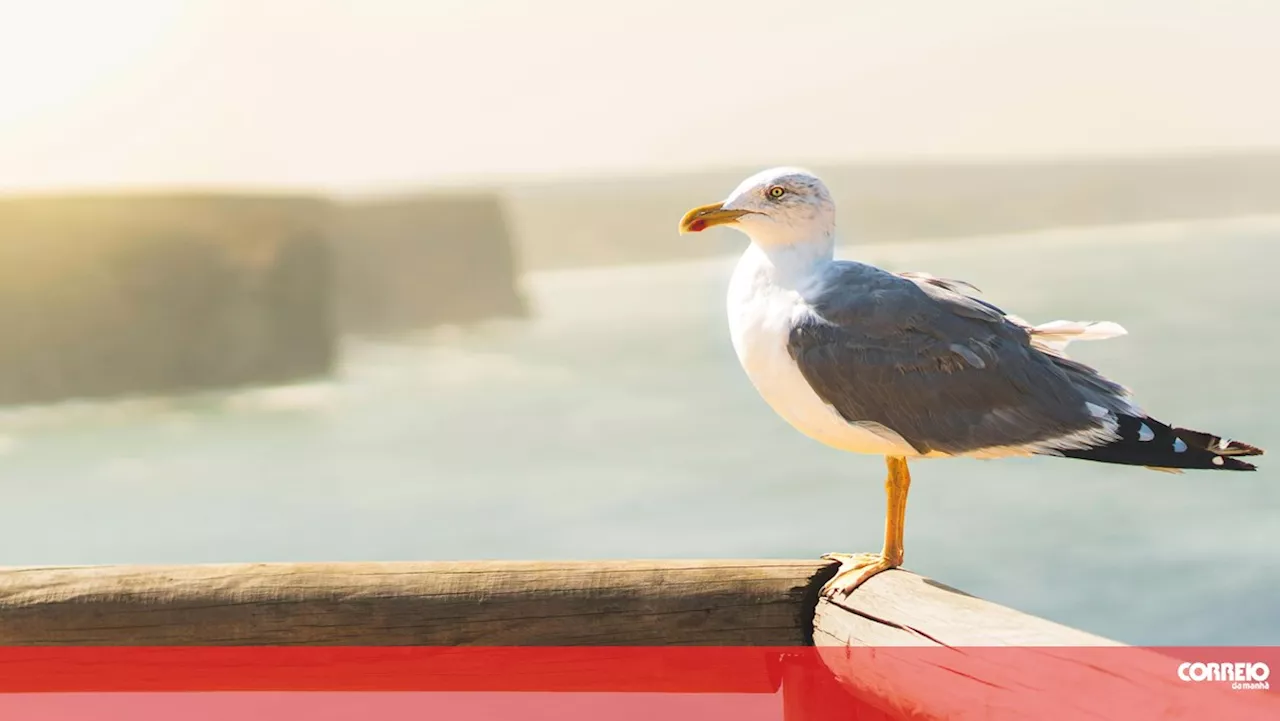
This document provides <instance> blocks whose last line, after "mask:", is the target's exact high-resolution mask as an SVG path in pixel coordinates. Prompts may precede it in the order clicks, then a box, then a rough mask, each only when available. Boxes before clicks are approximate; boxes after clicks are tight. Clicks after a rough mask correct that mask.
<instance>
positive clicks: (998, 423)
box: [788, 263, 1126, 454]
mask: <svg viewBox="0 0 1280 721" xmlns="http://www.w3.org/2000/svg"><path fill="white" fill-rule="evenodd" d="M953 283H954V282H953V281H941V280H939V279H934V278H932V277H925V276H918V275H917V276H902V275H895V274H892V273H888V272H885V271H882V270H879V269H877V268H873V267H871V266H866V265H861V264H856V263H839V264H837V265H836V266H835V267H834V269H833V271H832V273H831V275H829V276H828V277H827V278H826V279H825V282H824V283H822V284H821V285H820V286H819V287H817V288H816V289H815V290H814V291H813V292H812V293H810V294H808V300H809V302H810V304H811V305H812V306H813V308H814V315H813V317H811V318H808V319H806V320H804V321H801V322H799V323H798V324H797V325H795V327H794V328H793V329H792V331H791V335H790V338H789V343H788V350H789V351H790V354H791V357H792V358H793V359H794V360H795V361H796V363H797V364H798V365H799V367H800V371H801V373H802V374H803V375H804V377H805V379H806V380H807V381H808V382H809V385H810V386H811V387H812V388H813V390H814V391H815V392H816V393H817V394H818V396H819V397H821V398H822V399H823V400H824V401H826V402H827V403H828V404H830V405H831V406H832V407H833V408H835V409H836V411H837V412H839V413H840V415H841V416H843V417H844V418H845V419H846V420H848V421H850V422H851V423H876V424H879V425H882V426H884V427H885V428H887V429H889V430H892V431H893V432H895V433H897V434H898V435H899V436H901V437H902V438H903V439H904V440H905V441H907V442H908V443H910V444H911V446H912V447H913V448H915V449H916V451H917V452H919V453H921V454H927V453H930V452H935V451H936V452H941V453H946V454H964V453H973V452H976V451H981V450H983V449H995V448H1008V447H1014V448H1023V449H1026V450H1027V452H1044V451H1046V450H1047V451H1049V452H1052V451H1053V450H1055V449H1065V448H1074V447H1084V446H1088V445H1093V444H1095V443H1098V442H1102V441H1105V440H1109V439H1110V438H1112V437H1114V433H1113V431H1114V425H1113V424H1112V425H1108V420H1107V419H1106V418H1105V417H1102V414H1101V413H1099V411H1112V410H1115V409H1118V408H1120V407H1123V405H1124V403H1125V402H1126V401H1125V400H1124V398H1123V389H1122V388H1120V387H1119V386H1117V385H1115V384H1113V383H1111V382H1110V381H1107V380H1106V379H1105V378H1102V377H1101V376H1100V375H1098V374H1097V373H1096V372H1095V371H1093V370H1092V369H1090V368H1088V367H1087V366H1084V365H1083V364H1080V363H1077V362H1074V361H1070V360H1069V359H1066V358H1062V357H1060V356H1057V355H1055V354H1053V353H1048V352H1045V351H1044V349H1042V348H1039V347H1037V346H1036V344H1035V343H1034V342H1033V336H1032V333H1031V331H1030V329H1029V328H1028V327H1026V326H1025V325H1023V324H1021V323H1019V322H1016V321H1015V320H1011V319H1010V318H1009V317H1007V316H1006V315H1005V314H1004V313H1003V312H1002V311H1001V310H1000V309H999V308H997V307H995V306H993V305H991V304H989V303H986V302H983V301H980V300H977V299H975V298H972V297H970V296H968V295H964V294H961V293H959V292H957V291H956V290H955V285H954V284H953Z"/></svg>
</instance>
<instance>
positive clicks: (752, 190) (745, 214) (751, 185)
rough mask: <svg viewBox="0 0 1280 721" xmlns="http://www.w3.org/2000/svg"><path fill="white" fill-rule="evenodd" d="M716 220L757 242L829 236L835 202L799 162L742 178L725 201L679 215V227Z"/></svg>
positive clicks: (694, 229) (693, 229) (692, 229)
mask: <svg viewBox="0 0 1280 721" xmlns="http://www.w3.org/2000/svg"><path fill="white" fill-rule="evenodd" d="M717 225H728V226H731V227H733V228H735V229H737V230H740V231H742V232H743V233H745V234H746V235H747V237H749V238H751V240H752V242H754V243H756V244H757V245H773V244H779V243H782V244H793V243H799V242H805V241H824V242H826V241H829V240H830V239H831V238H832V237H833V235H834V234H835V229H836V205H835V203H834V202H833V201H832V200H831V193H830V192H829V191H828V190H827V186H826V185H825V184H823V182H822V181H821V180H820V179H818V176H816V175H814V174H813V173H810V172H809V171H807V170H801V169H799V168H772V169H770V170H765V171H762V172H759V173H756V174H755V175H753V176H751V177H750V178H747V179H746V180H744V181H742V183H741V184H740V185H738V187H737V188H736V189H735V190H734V191H733V192H732V193H730V194H729V197H728V198H725V199H724V201H723V202H720V203H712V204H711V205H703V206H701V207H698V208H694V209H693V210H690V211H689V212H688V213H685V215H684V217H683V218H681V219H680V232H681V233H699V232H702V231H704V230H706V229H707V228H711V227H713V226H717Z"/></svg>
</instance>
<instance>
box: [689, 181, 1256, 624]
mask: <svg viewBox="0 0 1280 721" xmlns="http://www.w3.org/2000/svg"><path fill="white" fill-rule="evenodd" d="M718 225H720V226H730V227H732V228H734V229H736V230H738V231H741V232H742V233H744V234H745V235H746V236H747V237H748V238H749V239H750V241H751V243H750V246H749V247H748V248H747V249H746V252H744V253H743V254H742V258H741V259H740V260H739V261H738V264H737V267H736V269H735V270H734V272H733V276H732V278H731V280H730V282H729V291H728V303H727V305H728V315H729V333H730V335H731V337H732V339H733V348H734V351H735V353H736V354H737V357H738V361H739V363H740V364H741V365H742V368H743V370H744V371H746V374H747V377H748V378H749V379H750V380H751V383H752V385H754V386H755V388H756V390H757V391H758V392H759V393H760V395H761V396H762V397H763V398H764V400H765V401H766V402H767V403H768V405H769V406H770V407H771V408H772V409H773V410H774V411H775V412H776V413H777V414H778V415H780V416H782V418H783V419H785V420H786V421H787V422H788V423H790V424H791V425H792V426H793V427H794V428H796V429H797V430H799V431H800V432H801V433H804V434H805V435H807V436H809V437H811V438H813V439H815V440H818V441H820V442H822V443H824V444H826V445H829V446H832V447H835V448H838V449H841V450H844V451H849V452H853V453H863V454H872V455H881V456H884V457H885V461H886V465H887V466H888V476H887V478H886V479H885V495H886V497H887V513H886V518H885V529H884V546H883V548H882V550H881V551H880V553H860V554H847V553H831V554H826V555H825V556H823V558H826V559H829V560H836V561H839V562H840V569H839V571H838V572H837V573H836V575H835V576H834V577H833V578H832V579H831V580H830V581H828V582H827V584H826V585H825V586H824V587H823V589H822V594H823V596H824V597H827V598H838V597H841V596H846V595H848V594H849V593H851V592H853V590H854V589H856V588H858V586H860V585H862V583H864V582H865V581H866V580H867V579H869V578H872V577H873V576H875V575H876V574H878V573H881V572H882V571H885V570H888V569H891V568H897V567H899V566H901V565H902V559H903V531H904V526H905V523H906V510H907V492H908V490H909V489H910V487H911V474H910V471H909V470H908V468H907V462H908V460H909V459H917V458H953V457H970V458H985V459H991V458H1005V457H1014V456H1034V455H1043V456H1058V457H1062V458H1074V459H1079V460H1086V461H1097V462H1102V463H1118V464H1125V465H1133V466H1145V467H1148V468H1152V469H1155V470H1163V471H1170V472H1181V470H1182V469H1204V470H1229V471H1252V470H1255V466H1253V465H1252V464H1249V463H1246V462H1245V461H1242V460H1240V458H1239V457H1240V456H1258V455H1262V450H1261V449H1259V448H1256V447H1254V446H1251V445H1248V444H1246V443H1241V442H1239V441H1233V440H1230V439H1227V438H1221V437H1219V436H1215V435H1211V434H1209V433H1202V432H1200V431H1193V430H1188V429H1186V428H1178V427H1174V426H1171V425H1168V424H1166V423H1163V422H1161V421H1158V420H1156V419H1154V418H1152V417H1150V416H1148V415H1147V414H1146V413H1145V412H1143V411H1142V410H1141V409H1140V408H1139V407H1138V406H1137V405H1136V404H1135V403H1134V401H1133V400H1132V399H1131V395H1130V393H1129V391H1128V389H1126V388H1125V387H1124V386H1121V385H1120V384H1118V383H1116V382H1114V381H1112V380H1110V379H1108V378H1106V377H1105V376H1103V375H1102V374H1101V373H1099V372H1098V371H1097V370H1094V369H1093V368H1091V367H1089V366H1087V365H1085V364H1083V363H1081V362H1079V361H1075V360H1072V359H1070V358H1068V357H1067V355H1066V353H1065V348H1066V346H1067V344H1068V343H1070V342H1072V341H1077V340H1081V341H1083V340H1101V339H1105V338H1113V337H1116V336H1120V335H1124V334H1125V333H1126V331H1125V329H1124V328H1122V327H1120V326H1119V325H1117V324H1115V323H1111V322H1105V321H1104V322H1092V321H1089V322H1075V321H1062V320H1059V321H1054V322H1051V323H1045V324H1042V325H1031V324H1029V323H1028V322H1026V321H1025V320H1023V319H1021V318H1019V317H1017V316H1014V315H1009V314H1006V313H1005V312H1004V311H1002V310H1001V309H999V308H997V307H996V306H994V305H992V304H990V303H987V302H985V301H983V300H979V299H978V298H976V297H975V296H974V293H976V292H977V289H976V288H974V287H973V286H971V285H969V284H967V283H964V282H961V281H956V280H950V279H944V278H937V277H935V276H932V275H929V274H927V273H892V272H889V271H886V270H882V269H880V268H877V267H875V266H872V265H868V264H866V263H859V262H855V261H849V260H836V259H835V257H834V256H835V246H836V208H835V203H834V202H833V201H832V199H831V194H830V192H828V190H827V187H826V185H825V184H823V182H822V181H821V180H820V179H819V178H818V177H817V176H816V175H814V174H813V173H810V172H808V171H806V170H803V169H800V168H774V169H771V170H765V171H763V172H760V173H757V174H756V175H753V176H751V177H750V178H747V179H746V180H744V181H743V182H742V183H741V184H740V185H739V186H738V187H737V188H736V189H735V190H734V191H733V192H732V193H730V194H729V197H728V198H726V199H725V200H724V201H723V202H720V203H713V204H711V205H704V206H701V207H698V208H694V209H693V210H690V211H689V212H688V213H686V214H685V215H684V217H683V218H681V220H680V232H681V233H697V232H701V231H704V230H707V229H708V228H712V227H714V226H718Z"/></svg>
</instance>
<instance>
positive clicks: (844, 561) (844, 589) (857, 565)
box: [818, 553, 900, 600]
mask: <svg viewBox="0 0 1280 721" xmlns="http://www.w3.org/2000/svg"><path fill="white" fill-rule="evenodd" d="M822 558H823V560H827V561H838V562H839V563H840V570H838V571H836V575H835V576H832V577H831V580H830V581H827V582H826V583H825V584H823V585H822V589H821V590H820V591H819V592H818V593H819V595H820V596H821V597H822V598H828V599H832V600H838V599H841V598H845V597H847V596H848V595H849V594H851V593H853V592H854V591H855V590H856V589H857V588H858V587H859V586H861V585H862V584H863V583H866V581H867V579H869V578H871V577H872V576H874V575H876V574H878V573H881V572H883V571H887V570H889V569H891V568H897V567H898V565H900V564H897V563H892V562H890V561H889V559H887V558H885V557H884V556H883V555H881V554H879V553H825V554H823V556H822Z"/></svg>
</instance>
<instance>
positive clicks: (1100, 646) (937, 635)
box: [813, 570, 1280, 721]
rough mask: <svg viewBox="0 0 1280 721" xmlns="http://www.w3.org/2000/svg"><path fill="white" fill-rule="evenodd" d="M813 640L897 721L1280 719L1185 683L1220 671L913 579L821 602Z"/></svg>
mask: <svg viewBox="0 0 1280 721" xmlns="http://www.w3.org/2000/svg"><path fill="white" fill-rule="evenodd" d="M813 640H814V644H815V645H817V646H819V647H820V649H819V655H820V657H821V659H822V661H823V663H824V664H825V665H826V667H827V668H828V669H829V670H830V671H831V672H832V673H833V674H834V675H835V676H836V678H837V680H838V681H839V682H840V684H842V685H843V686H844V687H845V689H846V690H847V691H848V692H849V694H850V695H851V696H853V697H855V698H857V699H858V701H859V702H860V703H867V704H870V705H871V706H873V707H875V708H877V709H878V710H880V711H883V712H884V713H886V714H888V715H889V717H891V718H894V719H914V720H921V721H923V720H930V721H932V720H938V721H941V720H943V719H946V720H948V721H952V720H959V721H964V720H966V719H975V720H976V719H983V720H984V721H1022V720H1024V719H1037V718H1064V719H1067V718H1070V719H1075V718H1088V719H1094V720H1095V721H1104V720H1109V719H1115V720H1116V721H1122V720H1123V721H1133V720H1134V719H1166V718H1168V719H1209V718H1214V719H1232V721H1245V720H1252V719H1257V720H1258V721H1262V720H1263V719H1272V720H1273V719H1277V718H1280V703H1278V700H1277V698H1276V697H1275V696H1273V695H1272V694H1269V693H1265V692H1254V691H1232V690H1230V688H1229V687H1228V686H1227V685H1222V684H1219V685H1218V686H1212V685H1204V684H1199V685H1198V684H1189V683H1187V682H1185V681H1181V680H1179V678H1178V676H1177V669H1178V665H1179V663H1181V662H1182V661H1184V660H1186V661H1197V660H1199V661H1219V660H1222V659H1218V658H1181V657H1178V656H1176V655H1166V654H1165V653H1157V652H1155V651H1152V650H1147V649H1140V648H1130V647H1126V646H1124V645H1123V644H1120V643H1118V642H1116V641H1112V640H1110V639H1105V638H1102V637H1099V636H1094V635H1092V634H1088V633H1085V632H1083V631H1079V630H1076V629H1073V628H1069V627H1066V626H1062V625H1060V624H1057V623H1053V622H1051V621H1047V620H1045V619H1042V618H1037V617H1035V616H1030V615H1027V614H1025V613H1021V612H1018V611H1015V610H1013V609H1010V608H1006V607H1004V606H1000V605H997V604H994V603H990V602H987V601H984V600H982V599H978V598H975V597H973V596H970V595H968V594H965V593H963V592H961V591H957V590H955V589H953V588H950V587H948V586H946V585H943V584H940V583H937V582H935V581H932V580H930V579H927V578H923V577H921V576H918V575H915V574H913V573H910V572H907V571H904V570H894V571H888V572H885V573H882V574H880V575H877V576H875V577H873V578H872V579H871V580H869V581H867V582H866V583H865V584H863V585H862V586H861V587H859V588H858V589H857V590H856V591H854V592H853V593H852V594H850V595H849V596H848V597H847V598H843V599H840V600H839V601H831V600H827V599H822V600H820V601H819V602H818V606H817V609H816V611H815V614H814V635H813ZM1244 651H1248V649H1245V650H1244ZM1243 655H1245V656H1248V655H1249V654H1248V653H1244V654H1243ZM1235 660H1244V659H1235ZM1259 660H1261V659H1259Z"/></svg>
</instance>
